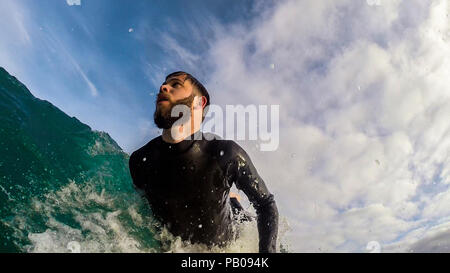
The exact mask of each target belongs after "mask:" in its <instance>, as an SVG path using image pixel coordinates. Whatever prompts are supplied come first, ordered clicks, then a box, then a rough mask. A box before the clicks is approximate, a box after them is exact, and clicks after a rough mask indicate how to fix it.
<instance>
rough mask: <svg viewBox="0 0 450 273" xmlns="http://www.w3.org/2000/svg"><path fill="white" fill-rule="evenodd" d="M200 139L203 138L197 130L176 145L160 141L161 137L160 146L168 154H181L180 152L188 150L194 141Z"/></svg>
mask: <svg viewBox="0 0 450 273" xmlns="http://www.w3.org/2000/svg"><path fill="white" fill-rule="evenodd" d="M202 138H203V133H202V132H201V131H200V130H198V131H197V132H195V133H194V134H192V135H190V136H188V137H187V138H185V139H184V140H182V141H180V142H178V143H169V142H165V141H164V140H163V139H162V137H161V142H162V146H163V147H164V149H165V150H167V151H168V152H173V153H181V152H184V151H186V150H188V149H189V148H190V147H191V146H192V144H193V143H194V142H195V141H196V140H200V139H202Z"/></svg>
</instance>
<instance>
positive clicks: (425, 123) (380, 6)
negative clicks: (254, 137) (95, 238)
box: [0, 0, 450, 252]
mask: <svg viewBox="0 0 450 273" xmlns="http://www.w3.org/2000/svg"><path fill="white" fill-rule="evenodd" d="M69 2H70V3H72V2H76V0H71V1H69ZM449 13H450V3H449V1H447V0H430V1H423V0H408V1H406V0H389V1H387V0H386V1H385V0H321V1H309V0H284V1H243V0H242V1H237V0H229V1H118V0H117V1H112V0H108V1H106V0H81V5H69V4H68V3H67V1H66V0H33V1H32V0H2V1H0V37H1V38H2V39H0V65H1V66H3V67H5V68H6V69H7V70H8V71H9V72H10V73H12V74H13V75H15V76H17V77H18V78H19V79H20V80H21V81H22V82H24V83H25V84H26V85H27V86H28V87H29V88H30V90H31V91H32V92H33V94H34V95H35V96H37V97H39V98H42V99H46V100H49V101H50V102H52V103H53V104H55V105H56V106H57V107H59V108H60V109H62V110H63V111H65V112H66V113H68V114H69V115H71V116H76V117H77V118H78V119H79V120H81V121H82V122H84V123H87V124H88V125H90V126H91V127H92V128H93V129H96V130H102V131H106V132H108V133H109V134H110V135H111V136H112V137H113V138H114V139H115V140H116V141H117V142H118V143H119V145H120V146H121V147H122V148H123V149H124V150H125V151H127V152H131V151H133V150H134V149H136V148H138V147H140V146H141V145H142V144H144V143H145V142H147V141H148V140H150V139H151V138H153V137H155V136H157V135H158V130H156V129H155V127H154V125H153V118H152V115H153V110H154V99H155V97H154V96H155V94H156V92H157V90H158V87H159V85H160V83H161V81H162V80H163V79H164V76H165V75H167V74H168V73H170V72H172V71H175V70H186V71H188V72H191V73H192V74H193V75H195V76H196V77H197V78H198V79H199V80H200V81H202V82H203V83H204V84H205V86H206V87H207V88H208V90H209V92H210V94H211V103H213V104H218V105H220V106H223V105H226V104H232V105H236V104H243V105H249V104H253V105H279V106H280V143H279V148H278V149H277V150H276V151H272V152H262V151H258V149H256V148H255V144H254V143H251V142H249V143H240V144H242V146H243V147H244V148H245V149H246V151H247V152H248V153H249V155H250V157H251V158H252V161H253V162H254V164H255V166H256V167H257V169H258V172H259V173H260V174H261V176H262V177H263V179H264V180H265V182H266V184H267V185H268V187H269V189H270V190H271V191H272V192H273V193H274V195H275V199H276V201H277V205H278V208H279V210H280V212H281V213H280V215H281V222H282V223H283V224H282V225H281V226H280V227H281V229H282V230H283V232H286V235H285V236H284V235H283V236H282V238H283V240H284V241H285V242H286V243H287V244H288V248H289V249H290V250H291V251H312V252H319V251H344V252H364V251H367V246H368V245H370V244H369V243H370V242H373V241H376V242H378V243H379V245H380V247H381V250H382V251H410V250H413V251H414V250H420V251H436V250H442V251H446V250H447V251H448V246H450V206H449V204H450V188H449V187H448V185H450V155H449V152H448V151H450V124H449V122H448V117H449V116H450V92H449V90H450V81H448V75H449V74H450V46H449V43H450V18H449ZM436 238H439V240H436ZM438 243H439V244H438Z"/></svg>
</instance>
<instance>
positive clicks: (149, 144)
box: [130, 136, 161, 163]
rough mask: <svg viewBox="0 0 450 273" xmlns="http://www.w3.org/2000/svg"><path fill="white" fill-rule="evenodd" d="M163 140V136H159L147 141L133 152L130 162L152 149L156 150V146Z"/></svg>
mask: <svg viewBox="0 0 450 273" xmlns="http://www.w3.org/2000/svg"><path fill="white" fill-rule="evenodd" d="M160 142H161V136H157V137H155V138H153V139H152V140H150V141H149V142H147V144H145V145H144V146H142V147H140V148H139V149H137V150H136V151H134V152H132V153H131V155H130V163H131V162H133V161H136V160H137V159H139V158H142V157H145V156H147V155H149V154H150V153H151V152H152V151H153V152H154V151H155V147H156V146H158V143H160Z"/></svg>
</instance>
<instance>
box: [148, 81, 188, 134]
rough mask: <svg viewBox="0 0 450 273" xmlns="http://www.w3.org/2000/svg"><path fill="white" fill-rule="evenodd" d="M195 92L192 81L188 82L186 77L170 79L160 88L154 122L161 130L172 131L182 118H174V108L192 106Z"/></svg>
mask: <svg viewBox="0 0 450 273" xmlns="http://www.w3.org/2000/svg"><path fill="white" fill-rule="evenodd" d="M194 96H195V95H194V92H193V86H192V84H191V81H188V80H186V75H179V76H174V77H170V78H169V79H167V81H165V82H163V84H162V85H161V87H160V88H159V94H158V97H157V99H156V109H155V113H154V116H153V117H154V121H155V124H156V126H158V128H160V129H170V128H171V127H172V125H173V124H174V123H175V121H177V120H178V119H179V118H180V117H172V116H171V112H172V108H173V107H174V106H175V105H178V104H184V105H187V106H188V107H191V106H192V102H193V100H194Z"/></svg>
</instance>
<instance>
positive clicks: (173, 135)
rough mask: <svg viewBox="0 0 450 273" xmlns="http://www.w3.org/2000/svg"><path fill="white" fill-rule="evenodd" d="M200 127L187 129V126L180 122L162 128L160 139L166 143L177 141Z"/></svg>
mask: <svg viewBox="0 0 450 273" xmlns="http://www.w3.org/2000/svg"><path fill="white" fill-rule="evenodd" d="M199 130H200V128H194V129H191V130H189V126H187V125H185V124H182V125H176V126H173V127H172V128H170V129H163V132H162V135H161V136H162V139H163V141H164V142H167V143H174V144H175V143H179V142H181V141H183V140H185V139H186V138H188V137H190V136H192V135H194V134H195V133H196V132H197V131H199Z"/></svg>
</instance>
